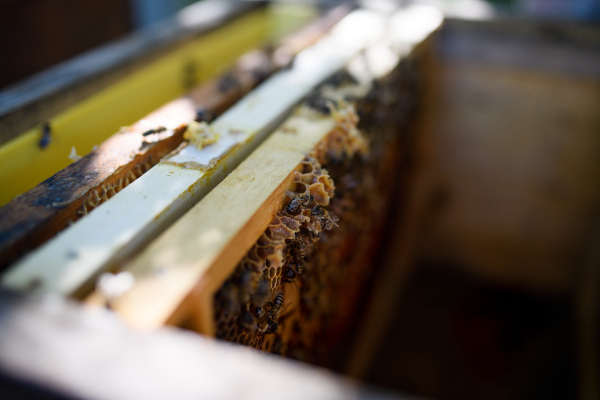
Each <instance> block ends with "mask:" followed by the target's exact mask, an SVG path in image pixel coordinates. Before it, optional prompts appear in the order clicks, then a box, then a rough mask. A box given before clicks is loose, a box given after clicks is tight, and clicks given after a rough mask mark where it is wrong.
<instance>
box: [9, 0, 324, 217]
mask: <svg viewBox="0 0 600 400" xmlns="http://www.w3.org/2000/svg"><path fill="white" fill-rule="evenodd" d="M283 11H284V12H282V9H281V8H280V7H273V6H271V7H265V8H261V9H259V10H255V11H252V12H250V13H249V14H247V15H244V16H242V17H239V18H236V19H235V20H233V21H231V22H229V23H227V24H226V25H224V26H222V27H219V28H217V29H215V30H213V31H211V32H209V33H207V34H205V35H203V36H201V37H199V38H197V39H195V40H193V41H192V42H190V43H188V44H185V45H183V46H181V47H179V48H178V49H176V50H174V51H172V52H171V53H169V54H167V55H166V56H164V57H162V58H160V59H159V60H157V61H154V62H152V63H151V64H149V65H148V66H147V67H144V68H142V69H141V70H139V71H136V72H135V73H133V74H131V75H129V76H127V77H125V78H123V79H121V80H120V81H119V82H116V83H115V84H113V85H110V86H108V87H107V88H105V89H103V90H101V91H100V92H98V93H96V94H94V95H93V96H91V97H89V98H87V99H85V100H83V101H81V102H80V103H79V104H77V105H75V106H74V107H71V108H70V109H68V110H66V111H64V112H62V113H60V114H58V115H56V116H55V117H53V118H51V119H50V121H49V123H50V125H51V127H52V141H51V143H50V145H49V146H48V147H46V148H45V149H42V148H40V147H39V145H38V142H39V140H40V138H41V127H35V128H32V129H30V130H28V131H26V132H24V133H23V134H21V135H19V136H18V137H17V138H15V139H13V140H12V141H10V142H8V143H6V144H5V145H4V146H2V147H0V205H4V204H6V203H8V202H9V201H11V200H12V199H13V198H14V197H15V196H17V195H18V194H20V193H23V192H25V191H27V190H29V189H31V188H33V187H34V186H35V185H37V184H38V183H40V182H42V181H43V180H45V179H47V178H49V177H50V176H52V175H53V174H55V173H56V172H58V171H60V170H61V169H63V168H65V167H66V166H67V165H69V164H70V163H71V162H72V161H71V160H70V159H69V158H68V156H69V153H70V152H71V148H72V147H73V146H75V148H76V149H77V153H78V154H82V155H84V154H87V153H89V152H90V151H92V148H93V146H94V145H97V144H100V143H101V142H102V141H104V140H105V139H107V138H108V137H109V136H110V135H112V134H114V133H115V132H117V131H118V130H119V129H120V127H121V126H126V125H130V124H132V123H134V122H135V121H137V120H139V119H140V118H142V117H144V116H145V115H147V114H149V113H150V112H152V111H153V110H155V109H157V108H158V107H160V106H161V105H163V104H165V103H167V102H169V101H171V100H173V99H175V98H177V97H179V96H181V95H183V94H184V93H185V91H186V89H189V85H190V84H199V83H202V82H205V81H207V80H208V79H211V78H214V77H215V76H217V75H218V74H219V73H221V72H223V71H224V70H225V69H226V68H227V66H229V65H231V63H232V62H233V61H234V60H235V59H236V58H237V57H239V56H240V55H242V54H243V53H245V52H247V51H249V50H251V49H252V48H256V47H257V46H259V45H261V44H264V43H266V42H267V41H268V40H270V39H273V38H276V37H280V35H282V34H284V33H285V31H287V32H290V30H292V29H294V28H297V27H298V26H299V25H301V24H302V23H305V22H306V21H307V20H308V19H309V18H311V17H313V16H314V15H315V10H314V8H313V9H307V8H306V7H305V8H304V11H303V12H297V11H298V10H296V11H295V12H285V10H283ZM190 65H191V66H193V67H194V68H190Z"/></svg>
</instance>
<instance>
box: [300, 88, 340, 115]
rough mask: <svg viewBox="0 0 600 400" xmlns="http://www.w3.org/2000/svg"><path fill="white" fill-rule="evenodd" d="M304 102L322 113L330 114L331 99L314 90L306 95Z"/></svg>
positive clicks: (332, 105)
mask: <svg viewBox="0 0 600 400" xmlns="http://www.w3.org/2000/svg"><path fill="white" fill-rule="evenodd" d="M304 104H306V105H307V106H308V107H310V108H312V109H313V110H316V111H318V112H320V113H321V114H324V115H330V114H331V109H332V108H333V107H334V104H333V102H332V101H331V100H329V99H327V98H325V97H323V96H322V95H321V94H319V93H316V92H315V93H311V94H309V95H308V96H306V99H305V100H304Z"/></svg>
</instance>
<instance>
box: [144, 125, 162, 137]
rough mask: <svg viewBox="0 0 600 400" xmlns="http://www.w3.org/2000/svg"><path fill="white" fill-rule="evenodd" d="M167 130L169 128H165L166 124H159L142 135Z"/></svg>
mask: <svg viewBox="0 0 600 400" xmlns="http://www.w3.org/2000/svg"><path fill="white" fill-rule="evenodd" d="M166 130H167V128H165V127H164V126H159V127H158V128H154V129H150V130H147V131H146V132H144V133H142V136H150V135H153V134H155V133H161V132H164V131H166Z"/></svg>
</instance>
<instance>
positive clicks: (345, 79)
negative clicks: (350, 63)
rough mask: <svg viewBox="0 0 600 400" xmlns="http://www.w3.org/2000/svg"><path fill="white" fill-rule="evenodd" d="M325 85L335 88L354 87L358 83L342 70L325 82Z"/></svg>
mask: <svg viewBox="0 0 600 400" xmlns="http://www.w3.org/2000/svg"><path fill="white" fill-rule="evenodd" d="M325 84H328V85H331V86H333V87H336V88H337V87H340V86H343V85H356V84H358V81H357V80H356V78H354V76H352V75H351V74H350V73H349V72H348V71H346V70H344V71H340V72H337V73H335V74H334V75H332V76H331V77H330V78H328V79H327V80H326V81H325Z"/></svg>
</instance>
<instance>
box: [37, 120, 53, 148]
mask: <svg viewBox="0 0 600 400" xmlns="http://www.w3.org/2000/svg"><path fill="white" fill-rule="evenodd" d="M51 141H52V129H50V123H48V122H44V123H43V124H42V137H41V138H40V141H39V142H38V146H40V148H41V149H45V148H46V147H48V146H49V145H50V142H51Z"/></svg>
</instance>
